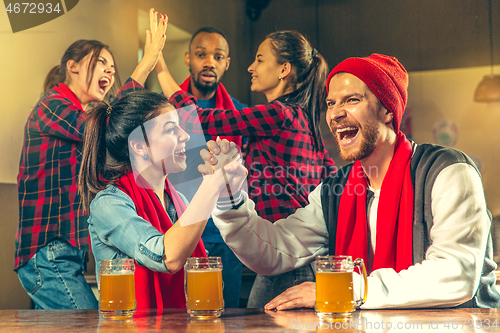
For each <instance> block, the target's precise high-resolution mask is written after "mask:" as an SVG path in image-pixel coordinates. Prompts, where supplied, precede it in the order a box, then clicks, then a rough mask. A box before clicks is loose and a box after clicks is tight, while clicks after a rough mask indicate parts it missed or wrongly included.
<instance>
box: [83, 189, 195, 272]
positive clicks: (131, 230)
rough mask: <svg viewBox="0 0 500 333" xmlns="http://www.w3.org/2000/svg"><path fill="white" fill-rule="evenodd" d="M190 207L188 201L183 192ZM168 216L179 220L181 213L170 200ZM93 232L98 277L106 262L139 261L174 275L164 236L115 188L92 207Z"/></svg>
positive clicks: (92, 203)
mask: <svg viewBox="0 0 500 333" xmlns="http://www.w3.org/2000/svg"><path fill="white" fill-rule="evenodd" d="M179 195H180V196H181V198H182V199H183V200H184V202H185V203H186V205H187V200H186V198H185V197H184V196H183V195H182V194H180V193H179ZM166 197H168V196H166ZM168 200H169V204H168V210H167V214H168V216H169V217H170V220H172V221H174V222H175V221H177V212H176V211H175V206H174V205H173V203H172V200H171V199H170V198H168ZM88 222H89V233H90V239H91V244H92V252H93V254H94V257H95V264H96V276H98V272H99V264H100V263H101V260H103V259H124V258H132V259H135V261H136V264H139V265H142V266H146V267H148V268H149V269H151V270H152V271H156V272H163V273H170V272H169V271H168V269H167V267H166V266H165V262H164V261H163V258H164V256H165V248H164V245H163V237H164V235H163V234H162V233H161V232H159V231H158V229H156V228H155V227H153V226H152V225H151V223H149V222H148V221H146V220H145V219H143V218H142V217H140V216H139V215H137V210H136V207H135V204H134V202H133V201H132V199H131V198H130V197H129V196H128V195H127V194H125V193H124V192H123V191H122V190H120V189H119V188H118V187H116V186H114V185H108V186H107V187H106V188H105V189H104V190H102V191H100V192H99V193H97V195H96V197H95V198H94V200H92V202H91V204H90V217H89V219H88Z"/></svg>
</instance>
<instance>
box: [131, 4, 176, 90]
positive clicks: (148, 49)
mask: <svg viewBox="0 0 500 333" xmlns="http://www.w3.org/2000/svg"><path fill="white" fill-rule="evenodd" d="M167 23H168V17H167V15H164V14H160V13H158V12H155V10H154V8H151V10H150V11H149V29H146V42H145V46H144V56H143V57H142V59H141V62H140V63H139V64H138V65H137V68H136V70H135V71H134V73H133V74H132V75H131V76H132V78H133V79H134V80H136V81H137V82H139V83H140V84H144V82H146V79H147V77H148V75H149V73H151V71H152V70H153V69H154V68H155V66H156V64H157V62H158V59H160V56H161V54H162V50H163V47H164V46H165V40H166V39H167V37H166V35H165V32H166V31H167Z"/></svg>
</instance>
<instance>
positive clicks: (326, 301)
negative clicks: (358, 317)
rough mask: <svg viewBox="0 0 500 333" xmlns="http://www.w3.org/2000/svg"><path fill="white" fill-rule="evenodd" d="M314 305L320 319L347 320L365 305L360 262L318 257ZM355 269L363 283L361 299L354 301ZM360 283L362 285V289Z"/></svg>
mask: <svg viewBox="0 0 500 333" xmlns="http://www.w3.org/2000/svg"><path fill="white" fill-rule="evenodd" d="M314 266H315V267H314V268H315V271H316V304H315V306H314V309H315V310H316V312H317V313H318V314H319V315H322V316H331V317H334V318H348V317H350V316H351V314H352V312H354V311H356V309H357V308H359V307H360V306H361V305H363V303H364V302H366V294H367V291H368V281H367V279H366V269H365V264H364V262H363V259H359V258H358V259H356V260H354V261H352V258H351V257H350V256H318V257H316V262H315V265H314ZM355 267H358V269H359V273H360V274H361V275H362V276H363V279H361V281H363V282H364V286H363V294H364V295H363V297H361V298H360V299H357V300H356V299H355V296H354V289H353V270H354V268H355ZM363 282H362V283H361V284H362V285H363ZM360 295H361V294H360Z"/></svg>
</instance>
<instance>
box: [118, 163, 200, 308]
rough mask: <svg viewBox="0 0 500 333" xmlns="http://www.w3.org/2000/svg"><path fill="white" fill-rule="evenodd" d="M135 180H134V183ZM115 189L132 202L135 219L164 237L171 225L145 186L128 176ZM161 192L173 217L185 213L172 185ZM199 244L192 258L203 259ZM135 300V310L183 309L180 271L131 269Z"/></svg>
mask: <svg viewBox="0 0 500 333" xmlns="http://www.w3.org/2000/svg"><path fill="white" fill-rule="evenodd" d="M136 178H137V179H136ZM116 186H118V187H119V188H120V189H121V190H122V191H123V192H125V193H126V194H127V195H128V196H129V197H130V198H131V199H132V201H133V202H134V204H135V207H136V209H137V215H139V216H140V217H142V218H143V219H145V220H146V221H149V222H150V223H151V225H152V226H153V227H155V228H156V229H158V231H159V232H161V233H162V234H165V232H167V230H168V229H170V227H172V225H173V223H172V221H170V218H169V217H168V214H167V212H166V211H165V208H164V207H163V206H162V205H161V203H160V201H159V200H158V197H157V196H156V194H155V193H154V192H153V190H151V189H150V187H149V184H148V183H147V182H146V181H145V180H144V178H142V177H141V176H139V175H137V173H133V172H128V173H126V174H125V175H123V176H122V177H121V178H120V179H119V180H118V181H117V182H116ZM165 190H166V191H167V193H168V195H169V196H170V198H171V199H172V201H173V203H174V206H175V209H176V211H177V215H178V216H179V217H180V216H181V214H182V213H183V212H184V210H186V206H185V205H184V202H183V201H182V199H181V198H180V196H179V194H178V193H177V191H175V189H174V188H173V187H172V185H171V184H170V183H169V182H168V180H167V179H166V180H165ZM206 256H207V254H206V252H205V247H204V246H203V242H202V241H201V239H200V241H199V242H198V245H197V246H196V249H195V250H194V252H193V257H206ZM135 297H136V300H137V309H151V308H153V309H154V308H158V309H164V308H185V307H186V297H185V294H184V268H182V269H181V270H180V271H179V272H177V273H175V274H167V273H160V272H153V271H152V270H150V269H149V268H147V267H146V266H140V265H135Z"/></svg>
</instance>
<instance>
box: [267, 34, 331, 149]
mask: <svg viewBox="0 0 500 333" xmlns="http://www.w3.org/2000/svg"><path fill="white" fill-rule="evenodd" d="M266 38H267V39H269V41H270V42H271V46H272V49H273V51H274V53H275V55H276V59H277V61H278V63H279V64H284V63H285V62H288V63H290V65H292V72H291V75H292V79H291V81H290V83H289V86H287V87H285V90H286V89H287V88H291V89H292V92H291V93H289V94H286V95H283V96H281V97H279V98H278V100H282V101H286V102H288V103H293V104H298V105H300V106H301V107H302V108H303V109H304V111H305V115H306V117H307V118H308V121H309V126H310V130H311V132H312V133H313V135H314V142H315V145H316V148H318V149H321V150H322V149H324V144H323V139H322V138H321V133H320V130H319V122H320V111H321V105H323V102H324V100H325V97H326V78H327V75H328V65H327V63H326V61H325V59H324V58H323V56H322V55H321V54H319V53H318V51H317V50H316V49H314V48H313V47H312V46H311V44H310V43H309V41H308V40H307V39H306V38H305V37H304V36H303V35H302V34H301V33H299V32H297V31H293V30H290V31H277V32H273V33H271V34H269V35H268V36H267V37H266Z"/></svg>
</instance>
